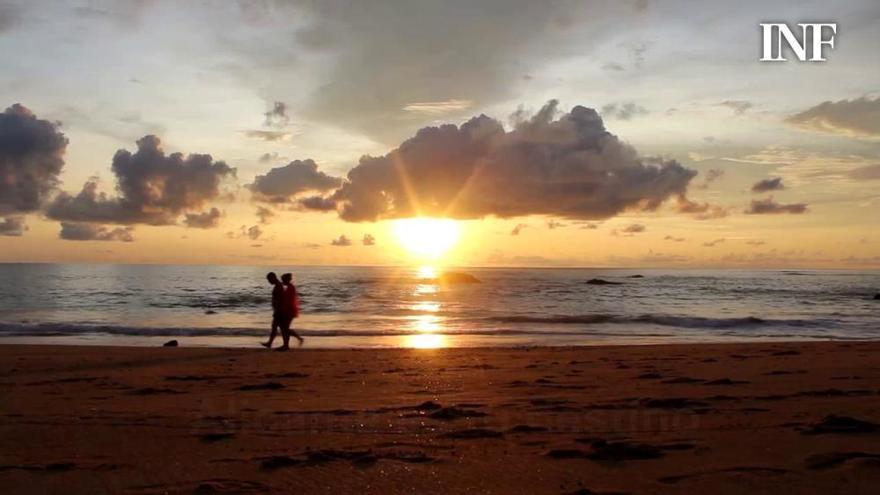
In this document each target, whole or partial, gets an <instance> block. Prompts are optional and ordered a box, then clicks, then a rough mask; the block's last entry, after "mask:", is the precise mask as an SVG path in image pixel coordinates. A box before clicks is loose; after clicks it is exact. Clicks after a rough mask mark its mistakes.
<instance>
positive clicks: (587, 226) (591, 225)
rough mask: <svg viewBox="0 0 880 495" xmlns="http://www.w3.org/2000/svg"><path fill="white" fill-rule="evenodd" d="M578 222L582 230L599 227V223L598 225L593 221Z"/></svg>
mask: <svg viewBox="0 0 880 495" xmlns="http://www.w3.org/2000/svg"><path fill="white" fill-rule="evenodd" d="M578 223H579V224H580V228H581V229H582V230H596V229H598V228H599V226H598V225H596V224H595V223H591V222H578Z"/></svg>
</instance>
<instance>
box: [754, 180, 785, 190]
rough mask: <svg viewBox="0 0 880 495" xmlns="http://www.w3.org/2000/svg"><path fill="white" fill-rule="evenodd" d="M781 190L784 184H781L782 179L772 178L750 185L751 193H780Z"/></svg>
mask: <svg viewBox="0 0 880 495" xmlns="http://www.w3.org/2000/svg"><path fill="white" fill-rule="evenodd" d="M783 189H785V184H783V183H782V177H772V178H770V179H763V180H759V181H758V182H755V184H754V185H752V192H753V193H764V192H769V191H781V190H783Z"/></svg>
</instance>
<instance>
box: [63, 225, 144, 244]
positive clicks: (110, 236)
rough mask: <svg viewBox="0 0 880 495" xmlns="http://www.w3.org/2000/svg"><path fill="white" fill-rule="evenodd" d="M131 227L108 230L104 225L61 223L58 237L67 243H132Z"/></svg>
mask: <svg viewBox="0 0 880 495" xmlns="http://www.w3.org/2000/svg"><path fill="white" fill-rule="evenodd" d="M131 231H132V228H131V227H116V228H114V229H110V228H108V227H106V226H104V225H97V224H94V223H82V222H61V232H60V233H59V237H60V238H61V239H65V240H68V241H121V242H132V241H133V240H134V238H133V237H132V235H131Z"/></svg>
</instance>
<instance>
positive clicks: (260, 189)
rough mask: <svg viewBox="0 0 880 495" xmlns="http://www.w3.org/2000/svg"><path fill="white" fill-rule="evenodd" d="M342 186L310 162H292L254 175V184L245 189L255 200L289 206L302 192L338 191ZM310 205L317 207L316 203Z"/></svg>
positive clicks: (336, 179) (337, 179)
mask: <svg viewBox="0 0 880 495" xmlns="http://www.w3.org/2000/svg"><path fill="white" fill-rule="evenodd" d="M341 183H342V179H339V178H337V177H332V176H329V175H327V174H325V173H324V172H321V171H319V170H318V165H317V164H316V163H315V162H314V161H313V160H295V161H292V162H290V163H288V164H287V165H285V166H283V167H276V168H273V169H271V170H269V172H267V173H266V175H258V176H256V177H255V178H254V182H253V183H252V184H250V185H248V186H247V187H248V189H250V191H251V193H252V194H253V196H254V199H255V200H257V201H262V202H266V203H288V202H291V201H292V200H293V197H294V196H297V195H299V194H301V193H305V192H310V191H312V192H313V191H329V190H331V189H336V188H338V187H339V186H340V184H341ZM310 204H312V205H314V206H320V205H318V204H316V203H310ZM305 207H306V208H309V207H310V206H309V205H305ZM334 208H335V204H334ZM315 209H320V208H315Z"/></svg>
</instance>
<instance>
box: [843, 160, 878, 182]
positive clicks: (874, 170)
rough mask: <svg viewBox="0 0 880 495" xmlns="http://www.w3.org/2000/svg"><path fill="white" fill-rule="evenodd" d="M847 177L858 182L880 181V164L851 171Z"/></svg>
mask: <svg viewBox="0 0 880 495" xmlns="http://www.w3.org/2000/svg"><path fill="white" fill-rule="evenodd" d="M847 175H848V176H849V178H851V179H856V180H880V163H878V164H875V165H865V166H864V167H859V168H857V169H854V170H850V171H849V172H848V173H847Z"/></svg>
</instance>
